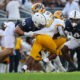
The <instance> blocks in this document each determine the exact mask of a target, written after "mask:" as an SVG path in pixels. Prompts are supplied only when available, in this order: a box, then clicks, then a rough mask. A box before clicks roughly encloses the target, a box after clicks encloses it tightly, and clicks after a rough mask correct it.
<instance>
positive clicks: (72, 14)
mask: <svg viewBox="0 0 80 80" xmlns="http://www.w3.org/2000/svg"><path fill="white" fill-rule="evenodd" d="M69 18H71V19H80V12H79V11H77V10H73V11H71V12H70V14H69Z"/></svg>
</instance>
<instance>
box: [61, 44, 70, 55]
mask: <svg viewBox="0 0 80 80" xmlns="http://www.w3.org/2000/svg"><path fill="white" fill-rule="evenodd" d="M68 50H69V49H68V47H67V46H65V45H64V46H63V48H62V49H61V51H62V54H63V55H65V54H66V53H67V52H68Z"/></svg>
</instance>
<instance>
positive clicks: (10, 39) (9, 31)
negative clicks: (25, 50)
mask: <svg viewBox="0 0 80 80" xmlns="http://www.w3.org/2000/svg"><path fill="white" fill-rule="evenodd" d="M14 30H15V24H14V23H13V22H8V23H7V28H6V29H5V48H14V47H15V36H14Z"/></svg>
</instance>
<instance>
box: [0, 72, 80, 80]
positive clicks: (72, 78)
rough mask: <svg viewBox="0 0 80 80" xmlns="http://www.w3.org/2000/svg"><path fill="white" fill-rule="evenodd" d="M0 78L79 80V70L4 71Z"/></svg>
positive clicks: (4, 79)
mask: <svg viewBox="0 0 80 80" xmlns="http://www.w3.org/2000/svg"><path fill="white" fill-rule="evenodd" d="M0 80H80V72H65V73H6V74H0Z"/></svg>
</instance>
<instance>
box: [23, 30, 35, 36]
mask: <svg viewBox="0 0 80 80" xmlns="http://www.w3.org/2000/svg"><path fill="white" fill-rule="evenodd" d="M24 35H25V36H27V37H32V36H33V32H32V31H30V32H24Z"/></svg>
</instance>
